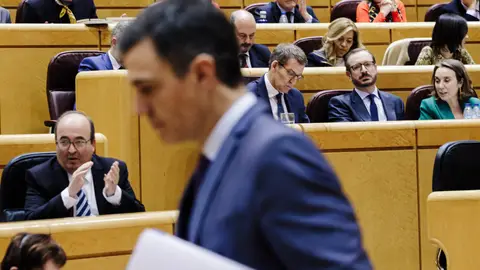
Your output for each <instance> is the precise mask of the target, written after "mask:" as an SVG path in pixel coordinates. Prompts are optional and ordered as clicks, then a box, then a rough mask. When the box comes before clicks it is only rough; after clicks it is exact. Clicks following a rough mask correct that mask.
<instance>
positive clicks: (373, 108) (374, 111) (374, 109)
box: [368, 94, 378, 121]
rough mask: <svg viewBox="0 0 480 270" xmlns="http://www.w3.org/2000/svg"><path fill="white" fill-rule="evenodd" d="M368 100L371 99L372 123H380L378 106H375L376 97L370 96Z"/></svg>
mask: <svg viewBox="0 0 480 270" xmlns="http://www.w3.org/2000/svg"><path fill="white" fill-rule="evenodd" d="M368 98H369V99H370V117H371V118H372V121H378V110H377V104H375V95H374V94H370V95H368Z"/></svg>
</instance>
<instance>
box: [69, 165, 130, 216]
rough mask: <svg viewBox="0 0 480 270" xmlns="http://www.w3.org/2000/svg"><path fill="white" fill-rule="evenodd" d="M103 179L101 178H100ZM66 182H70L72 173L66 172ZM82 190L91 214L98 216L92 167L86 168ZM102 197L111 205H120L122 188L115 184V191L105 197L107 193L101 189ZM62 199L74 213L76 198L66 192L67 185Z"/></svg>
mask: <svg viewBox="0 0 480 270" xmlns="http://www.w3.org/2000/svg"><path fill="white" fill-rule="evenodd" d="M102 180H103V179H102ZM68 182H69V183H70V182H72V175H71V174H68ZM82 190H83V192H84V193H85V196H86V197H87V201H88V205H89V206H90V211H91V212H92V216H98V215H99V213H98V206H97V198H95V187H94V185H93V176H92V169H90V170H88V172H87V173H86V174H85V184H84V185H83V187H82ZM102 193H103V197H104V198H105V200H107V202H109V203H111V204H113V205H120V201H121V199H122V189H120V187H119V186H118V185H117V188H116V189H115V193H114V194H113V195H112V196H110V197H107V194H105V189H104V190H103V192H102ZM61 196H62V201H63V205H64V206H65V208H67V209H70V208H72V207H73V213H75V211H76V209H75V207H76V205H77V200H78V198H72V197H70V195H69V194H68V187H67V188H65V189H64V190H63V191H62V193H61ZM74 215H75V214H74Z"/></svg>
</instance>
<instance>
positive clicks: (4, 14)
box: [0, 7, 12, 23]
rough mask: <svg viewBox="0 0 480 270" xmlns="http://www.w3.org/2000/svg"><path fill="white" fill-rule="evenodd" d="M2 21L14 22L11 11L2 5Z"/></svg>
mask: <svg viewBox="0 0 480 270" xmlns="http://www.w3.org/2000/svg"><path fill="white" fill-rule="evenodd" d="M0 23H12V20H11V19H10V12H8V10H6V9H5V8H3V7H0Z"/></svg>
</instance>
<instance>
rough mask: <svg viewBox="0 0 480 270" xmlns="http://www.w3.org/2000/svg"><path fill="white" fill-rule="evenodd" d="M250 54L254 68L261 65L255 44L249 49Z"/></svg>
mask: <svg viewBox="0 0 480 270" xmlns="http://www.w3.org/2000/svg"><path fill="white" fill-rule="evenodd" d="M248 55H249V56H250V64H251V65H252V68H253V67H258V66H260V63H258V62H257V61H258V57H257V54H256V51H255V44H254V45H253V46H252V48H250V50H249V51H248Z"/></svg>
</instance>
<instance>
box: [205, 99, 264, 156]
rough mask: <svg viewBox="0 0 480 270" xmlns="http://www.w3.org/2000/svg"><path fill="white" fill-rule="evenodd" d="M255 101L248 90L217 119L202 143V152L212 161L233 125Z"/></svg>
mask: <svg viewBox="0 0 480 270" xmlns="http://www.w3.org/2000/svg"><path fill="white" fill-rule="evenodd" d="M256 102H257V97H256V96H255V95H254V94H253V93H250V92H247V93H245V95H243V96H242V97H240V98H239V99H238V100H236V101H235V102H234V103H233V105H232V106H231V107H230V109H228V111H227V112H226V113H225V114H224V115H223V116H222V117H221V118H220V120H218V122H217V124H216V125H215V127H214V128H213V130H212V132H211V133H210V135H209V136H208V138H207V140H206V141H205V144H204V145H203V150H202V153H203V155H205V157H207V158H208V160H210V162H213V161H214V160H215V158H216V157H217V154H218V152H219V151H220V149H221V148H222V146H223V143H224V142H225V140H226V139H227V137H228V135H230V132H231V131H232V129H233V127H234V126H235V125H236V124H237V123H238V121H240V119H241V118H242V117H243V116H244V115H245V113H247V111H248V110H250V108H252V107H253V106H254V105H255V103H256Z"/></svg>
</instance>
